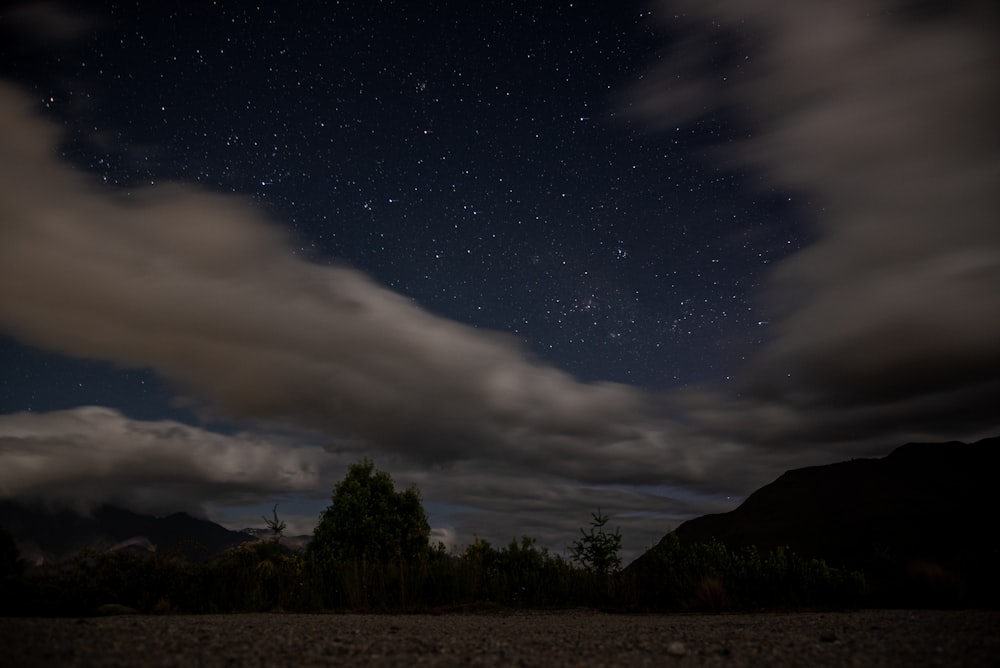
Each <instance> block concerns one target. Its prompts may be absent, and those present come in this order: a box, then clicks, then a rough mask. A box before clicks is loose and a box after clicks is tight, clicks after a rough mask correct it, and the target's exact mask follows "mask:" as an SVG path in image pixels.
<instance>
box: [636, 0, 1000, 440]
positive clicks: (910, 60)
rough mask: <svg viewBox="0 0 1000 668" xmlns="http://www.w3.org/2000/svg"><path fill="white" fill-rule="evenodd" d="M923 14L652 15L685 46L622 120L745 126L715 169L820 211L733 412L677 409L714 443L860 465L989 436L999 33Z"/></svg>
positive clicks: (676, 5) (772, 285) (778, 280)
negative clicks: (865, 451) (854, 450)
mask: <svg viewBox="0 0 1000 668" xmlns="http://www.w3.org/2000/svg"><path fill="white" fill-rule="evenodd" d="M924 5H926V3H921V6H924ZM934 6H935V7H938V8H939V9H940V11H939V12H934V13H933V15H931V16H928V15H927V14H926V13H925V12H921V11H916V9H919V8H918V7H917V6H916V5H914V4H913V3H901V2H876V3H872V2H863V3H862V2H835V3H830V2H819V1H806V2H801V1H795V2H791V1H779V0H775V1H771V2H765V3H754V4H753V6H752V7H750V6H747V4H746V3H743V2H736V1H719V2H671V3H664V4H662V5H661V6H660V7H661V9H662V10H663V11H662V12H661V13H662V15H663V16H664V17H665V19H664V20H665V22H666V23H667V24H668V25H669V26H671V27H673V28H677V27H678V26H681V28H680V31H681V32H684V33H685V34H691V35H693V37H692V38H690V39H689V40H687V41H686V42H682V43H680V44H679V45H678V50H679V52H678V53H671V54H670V55H669V57H667V58H664V60H663V62H664V65H663V66H662V67H661V68H660V69H658V70H657V71H655V72H653V73H651V74H650V75H649V76H648V77H646V78H645V81H644V82H643V83H642V85H641V86H639V87H638V88H637V89H635V90H633V91H632V92H631V99H630V103H631V108H632V111H633V113H634V114H635V115H636V116H638V117H640V118H643V119H645V120H646V121H647V122H648V123H649V124H650V125H651V127H654V128H659V127H671V128H672V127H675V126H676V125H677V124H681V123H686V122H691V121H695V120H697V119H698V118H699V117H701V116H704V115H707V114H712V113H724V114H728V115H730V116H732V115H736V116H738V117H740V119H741V122H742V123H743V124H744V127H746V128H747V134H748V135H749V136H748V137H747V138H746V139H744V140H742V141H738V142H736V143H734V144H733V145H730V146H727V147H725V148H720V149H719V152H720V155H722V156H724V157H725V159H726V160H728V161H730V162H733V161H735V163H736V164H740V165H742V166H743V167H744V168H746V169H750V170H756V171H759V172H761V173H763V174H764V175H765V177H766V178H767V184H768V185H769V186H774V187H778V188H783V189H789V190H792V191H800V192H804V193H805V194H806V196H808V197H809V198H810V199H811V200H812V201H813V202H815V203H816V207H815V209H816V211H818V212H819V213H817V214H816V216H815V217H814V220H813V223H814V224H815V229H816V232H817V233H818V240H817V241H816V242H815V243H814V244H812V245H811V246H809V247H808V248H806V249H804V250H803V251H801V252H799V253H796V254H794V255H792V256H790V257H789V258H787V259H786V260H784V261H782V262H781V263H779V265H778V266H777V267H776V269H775V270H774V272H773V274H772V275H771V276H770V277H769V281H768V283H767V285H766V288H765V290H764V293H763V295H762V298H763V301H764V303H765V305H766V306H767V308H769V309H770V310H771V312H772V314H773V315H772V316H771V318H770V320H771V323H772V324H771V338H770V340H769V341H768V342H767V343H766V344H765V345H764V347H763V349H761V350H760V351H759V353H758V354H757V355H756V356H755V358H754V359H752V360H751V362H750V364H749V366H748V368H746V369H745V370H744V371H743V373H742V375H741V382H742V385H741V388H740V390H741V398H740V399H739V400H736V401H728V400H724V399H723V398H721V397H719V396H718V395H717V394H712V393H703V394H694V393H691V394H690V395H688V396H686V397H685V398H684V402H685V404H686V406H687V408H688V409H689V411H691V412H690V413H689V416H690V417H692V418H693V419H696V420H699V421H700V422H701V424H702V425H703V426H704V427H705V429H706V430H708V432H709V433H713V432H714V433H721V434H728V435H737V434H739V435H740V437H741V438H743V439H746V440H747V441H749V442H757V443H761V444H768V445H775V444H793V443H794V444H809V443H817V442H820V443H822V442H840V443H842V444H850V443H852V442H853V443H854V445H855V446H857V444H858V443H859V442H862V443H866V442H867V443H870V442H871V441H872V440H873V439H875V438H881V439H883V441H889V442H891V440H889V439H894V438H901V437H904V436H916V437H924V438H930V439H933V438H940V437H948V438H951V437H966V438H975V437H978V436H984V435H987V434H988V433H990V431H991V430H995V429H996V428H997V422H996V406H997V405H1000V346H997V343H996V342H997V341H1000V300H998V299H997V295H998V294H1000V225H998V224H997V221H998V220H1000V188H998V187H997V184H1000V125H998V124H997V122H996V119H997V118H1000V47H998V45H1000V40H998V39H997V37H998V35H1000V31H998V27H1000V16H998V12H997V10H996V8H995V7H993V6H991V5H990V3H962V4H960V5H954V6H953V5H945V4H944V3H939V5H934ZM669 17H673V18H669ZM720 45H722V46H721V47H720ZM709 63H714V64H709ZM719 63H728V66H729V68H728V70H727V71H724V72H722V73H721V76H720V72H719Z"/></svg>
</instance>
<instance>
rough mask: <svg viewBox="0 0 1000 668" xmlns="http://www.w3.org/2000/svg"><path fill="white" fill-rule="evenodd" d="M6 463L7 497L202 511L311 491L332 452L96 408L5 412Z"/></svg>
mask: <svg viewBox="0 0 1000 668" xmlns="http://www.w3.org/2000/svg"><path fill="white" fill-rule="evenodd" d="M0 460H2V462H3V466H2V467H0V498H19V499H22V500H42V501H45V502H47V503H55V504H65V505H70V506H74V507H77V508H79V509H81V510H88V509H90V508H93V507H96V506H98V505H100V504H102V503H116V504H121V505H124V506H127V507H129V508H133V509H136V510H139V511H146V512H176V511H178V510H187V511H190V512H193V513H195V514H199V515H201V514H204V509H205V506H206V504H222V505H233V504H238V503H247V502H259V501H260V499H261V497H262V496H265V497H266V496H268V495H282V494H291V493H302V492H307V491H312V490H314V489H315V488H316V486H317V484H318V482H319V479H320V472H321V470H322V468H323V467H324V466H325V465H327V464H328V463H329V460H330V455H329V454H328V453H326V452H325V451H324V450H323V449H321V448H318V447H309V446H299V445H294V444H289V443H282V442H280V441H276V440H275V436H274V435H271V436H269V437H267V438H264V437H261V436H256V435H253V434H235V435H232V436H229V435H223V434H219V433H214V432H210V431H206V430H204V429H199V428H197V427H191V426H189V425H185V424H181V423H179V422H173V421H169V420H164V421H157V422H149V421H138V420H130V419H128V418H126V417H124V416H123V415H121V414H120V413H118V412H117V411H114V410H111V409H108V408H99V407H94V406H91V407H82V408H76V409H72V410H63V411H53V412H50V413H14V414H9V415H0Z"/></svg>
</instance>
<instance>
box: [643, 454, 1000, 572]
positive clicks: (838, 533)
mask: <svg viewBox="0 0 1000 668" xmlns="http://www.w3.org/2000/svg"><path fill="white" fill-rule="evenodd" d="M998 465H1000V438H991V439H986V440H983V441H979V442H978V443H974V444H971V445H970V444H965V443H958V442H952V443H939V444H924V443H911V444H908V445H904V446H902V447H900V448H898V449H897V450H895V451H893V452H892V453H891V454H889V455H888V456H886V457H883V458H881V459H856V460H852V461H847V462H841V463H837V464H830V465H827V466H814V467H809V468H803V469H796V470H793V471H788V472H787V473H785V474H783V475H782V476H781V477H779V478H778V479H777V480H775V481H774V482H772V483H770V484H769V485H765V486H764V487H762V488H760V489H759V490H757V491H756V492H754V493H753V494H751V495H750V496H749V497H748V498H747V499H746V501H744V502H743V504H742V505H740V506H739V507H738V508H736V509H735V510H733V511H731V512H728V513H721V514H715V515H705V516H703V517H698V518H695V519H692V520H690V521H687V522H685V523H683V524H681V525H680V526H678V527H677V529H676V530H675V531H674V534H676V535H677V537H678V538H679V539H680V540H681V542H682V543H695V542H704V541H708V540H710V539H712V538H715V539H717V540H719V541H721V542H723V543H725V544H726V545H728V546H730V547H733V548H740V547H746V546H749V545H756V546H757V547H758V548H759V549H761V550H767V549H772V548H776V547H787V548H789V549H791V550H792V551H794V552H796V553H798V554H799V555H801V556H804V557H816V558H822V559H825V560H826V561H827V562H828V563H829V564H831V565H835V566H846V567H849V568H854V569H862V570H865V571H866V572H868V573H870V574H874V575H875V576H887V577H888V575H887V574H890V573H892V574H894V575H893V576H892V577H895V574H899V573H902V572H903V571H905V570H907V569H909V571H911V572H912V570H913V569H914V568H923V569H924V570H925V574H929V573H930V574H931V575H933V574H934V573H936V574H938V575H940V574H945V575H947V576H948V577H952V576H954V577H956V578H960V579H961V580H962V581H963V583H964V585H963V586H966V585H967V586H968V587H976V586H978V585H979V583H980V582H981V581H982V580H983V578H985V579H988V580H989V581H990V582H991V583H992V584H991V585H990V586H992V587H994V588H996V585H997V576H996V575H995V572H996V571H997V570H998V564H1000V539H998V536H997V531H996V529H995V525H996V518H997V517H998V514H1000V513H998V511H1000V494H998V492H997V488H996V477H997V471H998V470H1000V466H998ZM655 549H656V548H655V547H654V548H653V550H655ZM642 562H643V558H642V557H640V558H639V559H637V560H636V562H634V564H633V566H630V568H632V567H635V568H641V567H642ZM928 569H929V570H928ZM931 571H933V573H931ZM983 584H985V583H983Z"/></svg>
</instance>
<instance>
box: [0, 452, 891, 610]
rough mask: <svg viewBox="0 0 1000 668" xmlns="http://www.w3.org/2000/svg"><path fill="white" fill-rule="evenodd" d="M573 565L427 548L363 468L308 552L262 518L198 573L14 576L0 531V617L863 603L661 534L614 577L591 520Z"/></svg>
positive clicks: (408, 497)
mask: <svg viewBox="0 0 1000 668" xmlns="http://www.w3.org/2000/svg"><path fill="white" fill-rule="evenodd" d="M591 517H592V521H591V522H590V527H589V529H587V530H584V529H581V537H580V538H579V539H578V540H577V541H575V542H574V543H573V545H571V546H570V547H569V555H570V556H569V558H568V559H567V558H564V557H562V556H560V555H558V554H551V553H550V552H549V551H548V550H546V549H544V548H539V547H538V546H537V544H536V542H535V540H534V539H532V538H530V537H527V536H524V537H522V538H520V539H519V540H512V541H511V542H510V543H509V544H508V545H506V546H503V547H499V548H498V547H494V546H493V545H491V544H490V543H489V542H488V541H485V540H480V539H478V538H477V539H476V540H475V541H474V542H473V544H471V545H468V546H466V547H464V549H461V550H452V551H448V550H446V549H445V547H444V546H443V545H440V544H438V545H436V546H431V545H429V544H428V536H429V526H428V523H427V518H426V515H425V514H424V510H423V507H422V505H421V503H420V497H419V493H418V491H417V490H416V489H415V488H410V489H408V490H404V491H401V492H400V491H396V490H395V488H394V486H393V483H392V479H391V478H390V477H389V475H388V474H386V473H384V472H381V471H377V470H375V468H374V465H373V464H372V462H370V461H369V460H362V461H361V462H359V463H358V464H356V465H354V466H352V467H351V469H350V470H349V471H348V473H347V475H346V477H345V478H344V480H343V481H341V482H340V483H338V484H337V486H336V487H335V489H334V491H333V495H332V499H331V504H330V506H329V507H328V508H327V509H326V510H325V511H324V512H323V514H322V516H321V519H320V523H319V526H318V527H317V529H316V533H315V538H314V539H313V542H312V543H311V544H310V547H309V548H308V550H307V551H306V552H305V554H301V553H296V552H292V551H291V550H289V549H287V548H285V547H284V546H283V545H282V544H281V543H280V542H279V540H278V538H279V537H280V535H281V533H282V531H283V530H284V522H281V521H280V520H279V519H278V516H277V507H275V509H274V511H273V519H268V518H267V517H265V518H264V521H265V523H266V524H267V526H268V527H269V528H270V529H271V532H272V534H273V535H272V539H270V540H261V541H257V542H250V543H245V544H243V545H241V546H239V547H236V548H233V549H230V550H228V551H226V552H224V553H223V554H221V555H219V556H217V557H215V558H214V559H212V560H210V561H208V562H206V563H200V564H194V563H190V562H188V561H186V560H185V559H184V558H183V557H182V556H181V555H180V554H169V553H166V554H165V553H162V552H158V553H149V552H140V551H128V550H119V551H115V552H106V553H97V552H90V551H85V552H81V553H79V554H77V555H76V556H75V557H73V558H71V559H69V560H66V561H63V562H60V563H56V564H51V565H47V566H44V567H34V568H27V569H24V568H23V563H22V562H21V561H20V559H19V555H18V554H17V551H16V547H15V546H13V543H12V541H8V540H4V535H3V533H0V553H2V554H0V556H2V557H3V559H2V564H3V566H4V571H3V574H2V578H0V601H2V602H3V606H2V607H3V609H2V610H0V613H2V614H28V615H83V614H88V613H89V612H90V611H92V610H93V609H94V608H96V607H97V606H100V605H103V604H108V603H114V604H119V605H125V606H129V607H131V608H134V609H136V610H138V611H140V612H145V613H174V612H184V613H219V612H234V611H271V610H296V611H310V610H320V609H326V610H375V611H379V610H411V611H419V610H431V609H433V610H450V609H464V608H465V607H467V606H470V605H474V606H482V605H487V606H492V605H502V606H530V607H571V606H598V607H601V608H605V609H612V610H642V611H646V610H648V611H657V610H659V611H696V610H697V611H720V610H753V609H762V608H764V609H774V608H802V607H810V608H816V607H844V606H852V607H853V606H862V605H865V604H867V603H869V602H874V603H876V604H879V605H884V604H885V603H886V601H884V600H881V599H879V600H874V601H873V599H872V598H870V587H871V583H870V582H869V581H866V578H865V576H864V575H862V574H861V573H858V572H854V571H847V570H844V569H840V568H834V567H831V566H829V565H828V564H826V563H825V562H824V561H822V560H819V559H805V558H802V557H799V556H797V555H796V554H794V553H792V552H791V551H789V550H785V549H778V550H774V551H770V552H760V551H758V550H757V549H755V548H753V547H751V548H745V549H731V548H729V547H727V546H726V545H724V544H722V543H720V542H717V541H714V540H713V541H709V542H707V543H692V544H683V543H681V541H680V540H679V539H678V538H677V536H676V535H673V534H671V535H670V536H668V537H667V538H666V539H664V540H663V541H662V542H661V543H660V544H659V545H657V546H656V547H654V548H653V549H652V550H650V551H648V552H647V553H646V554H645V555H643V557H642V558H640V559H639V560H637V561H636V562H635V563H633V564H631V565H630V566H629V567H628V568H626V569H624V570H621V568H620V566H621V560H620V556H619V553H620V548H621V536H620V533H619V531H618V530H615V532H614V533H611V532H608V531H607V530H606V527H607V524H608V522H609V517H608V516H607V515H605V514H603V513H602V512H601V511H600V510H598V511H597V512H595V513H592V514H591Z"/></svg>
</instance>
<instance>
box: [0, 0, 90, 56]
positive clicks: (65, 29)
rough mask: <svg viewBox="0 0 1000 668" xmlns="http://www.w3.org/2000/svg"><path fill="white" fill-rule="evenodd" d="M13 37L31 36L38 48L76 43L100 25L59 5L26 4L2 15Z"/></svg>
mask: <svg viewBox="0 0 1000 668" xmlns="http://www.w3.org/2000/svg"><path fill="white" fill-rule="evenodd" d="M0 23H2V24H5V25H6V26H7V27H8V28H9V29H10V30H9V32H10V33H11V35H10V36H11V37H17V36H27V37H29V38H30V40H31V42H33V43H34V45H35V47H36V48H38V47H40V46H47V47H51V46H53V45H60V44H66V43H69V42H73V41H76V40H77V39H79V38H80V37H82V36H83V35H85V34H86V33H87V32H89V31H92V30H94V29H96V28H97V27H98V26H99V24H98V22H97V21H95V20H94V19H93V18H91V17H88V16H84V15H83V14H80V13H78V12H76V11H74V10H72V9H70V8H68V7H66V6H65V5H64V4H62V3H58V2H25V3H21V4H18V5H15V6H13V7H11V8H9V9H7V10H5V11H4V12H3V13H2V14H0Z"/></svg>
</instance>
